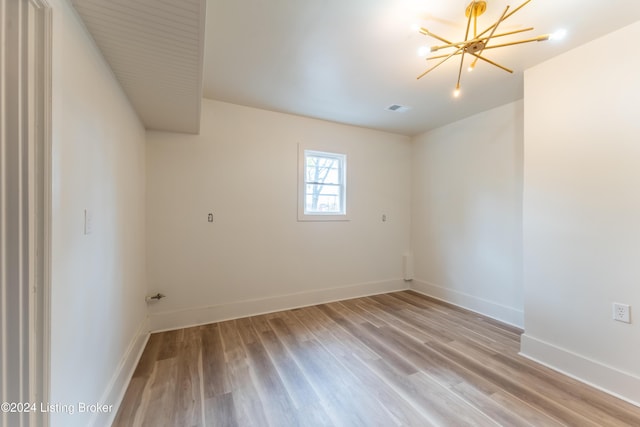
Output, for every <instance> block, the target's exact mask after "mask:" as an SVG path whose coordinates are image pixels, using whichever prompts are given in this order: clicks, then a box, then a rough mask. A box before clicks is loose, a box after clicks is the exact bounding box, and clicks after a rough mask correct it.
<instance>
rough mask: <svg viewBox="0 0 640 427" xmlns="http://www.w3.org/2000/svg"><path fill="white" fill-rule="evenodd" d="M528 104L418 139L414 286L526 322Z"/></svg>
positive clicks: (415, 152)
mask: <svg viewBox="0 0 640 427" xmlns="http://www.w3.org/2000/svg"><path fill="white" fill-rule="evenodd" d="M522 124H523V113H522V101H518V102H514V103H510V104H507V105H504V106H501V107H498V108H495V109H492V110H489V111H486V112H483V113H480V114H476V115H474V116H472V117H469V118H466V119H464V120H460V121H458V122H455V123H451V124H449V125H446V126H443V127H441V128H438V129H435V130H433V131H430V132H427V133H425V134H422V135H419V136H417V137H415V138H414V144H413V152H412V158H413V164H412V171H413V181H412V185H413V192H412V211H411V213H412V217H411V220H412V245H413V250H414V257H415V276H416V278H415V280H414V282H413V284H412V287H413V288H414V289H416V290H419V291H421V292H424V293H426V294H429V295H431V296H434V297H437V298H440V299H443V300H446V301H449V302H452V303H454V304H458V305H461V306H463V307H467V308H469V309H471V310H475V311H479V312H481V313H484V314H486V315H489V316H492V317H495V318H497V319H501V320H503V321H505V322H508V323H511V324H515V325H518V326H521V325H522V321H523V314H522V305H523V301H522V298H523V297H522V144H523V129H522Z"/></svg>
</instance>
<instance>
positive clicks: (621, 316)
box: [613, 302, 631, 323]
mask: <svg viewBox="0 0 640 427" xmlns="http://www.w3.org/2000/svg"><path fill="white" fill-rule="evenodd" d="M613 320H617V321H618V322H624V323H631V307H630V306H629V305H628V304H621V303H618V302H614V303H613Z"/></svg>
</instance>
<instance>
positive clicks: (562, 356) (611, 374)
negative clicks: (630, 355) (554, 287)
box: [520, 334, 640, 407]
mask: <svg viewBox="0 0 640 427" xmlns="http://www.w3.org/2000/svg"><path fill="white" fill-rule="evenodd" d="M520 355H521V356H523V357H526V358H527V359H531V360H533V361H534V362H536V363H539V364H541V365H544V366H546V367H548V368H550V369H553V370H554V371H557V372H560V373H561V374H563V375H566V376H568V377H571V378H573V379H575V380H578V381H580V382H582V383H585V384H587V385H589V386H591V387H594V388H597V389H598V390H601V391H604V392H605V393H608V394H610V395H612V396H615V397H617V398H619V399H622V400H624V401H627V402H629V403H631V404H632V405H635V406H639V407H640V378H639V377H637V376H635V375H632V374H630V373H627V372H622V371H620V370H618V369H616V368H614V367H611V366H608V365H605V364H603V363H600V362H597V361H595V360H592V359H589V358H587V357H584V356H581V355H579V354H576V353H573V352H571V351H569V350H567V349H564V348H561V347H558V346H556V345H553V344H550V343H547V342H544V341H542V340H539V339H537V338H534V337H532V336H530V335H527V334H523V335H522V337H521V341H520Z"/></svg>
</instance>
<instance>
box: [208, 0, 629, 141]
mask: <svg viewBox="0 0 640 427" xmlns="http://www.w3.org/2000/svg"><path fill="white" fill-rule="evenodd" d="M522 1H523V0H489V1H488V2H487V12H486V13H485V14H484V15H482V16H481V17H479V18H478V22H479V27H486V26H489V25H490V24H492V23H493V22H495V21H496V20H497V19H498V18H499V17H500V15H501V14H502V12H503V10H504V8H505V6H506V5H511V6H512V9H513V8H515V7H517V6H519V5H520V4H521V3H522ZM470 2H471V1H470V0H421V1H417V0H315V1H311V0H306V1H301V0H209V1H208V3H207V8H208V10H207V34H206V52H205V79H204V96H205V97H206V98H211V99H217V100H222V101H227V102H231V103H236V104H242V105H247V106H253V107H259V108H264V109H268V110H275V111H282V112H287V113H293V114H299V115H304V116H311V117H316V118H321V119H326V120H331V121H336V122H342V123H349V124H354V125H359V126H364V127H369V128H376V129H382V130H387V131H391V132H396V133H401V134H407V135H415V134H418V133H420V132H423V131H425V130H428V129H432V128H434V127H438V126H441V125H443V124H446V123H450V122H452V121H454V120H457V119H460V118H463V117H466V116H469V115H472V114H475V113H477V112H479V111H483V110H486V109H489V108H492V107H495V106H498V105H502V104H504V103H506V102H509V101H513V100H516V99H520V98H521V97H522V95H523V94H522V92H523V75H522V71H523V70H525V69H527V68H529V67H531V66H532V65H535V64H537V63H540V62H542V61H544V60H546V59H549V58H551V57H552V56H555V55H557V54H559V53H561V52H563V51H566V50H568V49H571V48H573V47H575V46H577V45H580V44H583V43H585V42H586V41H589V40H592V39H594V38H596V37H598V36H601V35H603V34H605V33H607V32H610V31H612V30H614V29H617V28H620V27H622V26H625V25H627V24H630V23H632V22H635V21H637V20H638V19H640V1H638V0H606V1H605V0H583V1H578V0H533V1H532V2H531V3H529V4H528V5H527V6H525V7H524V8H523V9H522V10H520V11H519V12H517V13H516V14H514V15H513V16H512V17H510V18H509V19H508V20H507V21H505V22H504V24H503V25H501V26H500V29H501V30H512V29H518V28H523V27H529V26H533V27H535V30H534V31H531V32H528V33H524V35H516V36H510V37H505V38H504V39H503V40H501V42H502V41H507V40H517V39H519V38H523V37H531V36H534V35H539V34H544V33H552V32H554V31H556V30H557V29H560V28H565V29H566V30H567V31H568V35H567V37H566V38H565V40H564V41H562V42H556V41H546V42H539V43H529V44H523V45H520V46H513V47H506V48H503V49H496V50H495V51H491V52H489V51H487V52H485V54H486V56H487V57H489V58H491V59H494V60H495V61H497V62H499V63H501V64H503V65H505V66H507V67H509V68H512V69H513V70H514V71H515V73H514V74H513V75H512V74H509V73H507V72H505V71H502V70H500V69H498V68H495V67H492V66H490V65H489V64H485V63H480V64H479V65H478V67H477V68H476V70H475V71H474V72H473V73H468V72H467V71H466V66H465V71H463V73H464V74H463V76H462V94H461V96H460V97H459V98H457V99H454V98H453V97H452V91H453V89H454V87H455V84H456V79H457V73H458V67H459V57H457V58H458V59H457V60H453V59H452V60H449V61H448V62H447V63H445V64H443V65H442V66H441V67H440V68H438V69H436V70H434V71H433V72H432V73H431V74H428V75H427V76H425V77H423V78H422V79H420V80H416V77H417V76H418V75H419V74H420V73H422V72H423V71H424V70H426V69H427V68H428V67H427V65H426V61H425V59H424V58H420V57H418V56H417V53H416V52H417V49H418V47H419V46H422V45H428V46H431V45H432V44H441V43H439V42H437V41H435V40H433V39H430V38H428V37H426V36H423V35H421V34H419V33H417V32H415V31H412V30H411V28H410V27H411V25H412V24H413V23H418V24H419V25H421V26H423V27H426V28H428V29H429V30H431V31H433V32H435V33H436V34H439V35H441V36H443V37H444V38H446V39H450V40H452V41H460V40H463V39H464V32H465V28H466V18H465V15H464V10H465V8H466V6H467V5H468V4H469V3H470ZM630 46H633V41H630ZM634 54H635V52H634ZM467 57H468V56H467ZM597 60H598V59H597V58H585V66H589V63H590V62H591V61H597ZM587 89H588V88H587ZM550 101H552V100H550ZM390 104H401V105H405V106H409V107H411V110H409V111H407V112H404V113H397V112H396V113H394V112H390V111H386V110H385V108H386V107H387V106H389V105H390Z"/></svg>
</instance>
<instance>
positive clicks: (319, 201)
mask: <svg viewBox="0 0 640 427" xmlns="http://www.w3.org/2000/svg"><path fill="white" fill-rule="evenodd" d="M341 200H342V198H341V195H340V186H338V185H322V184H307V186H306V193H305V211H306V212H308V213H309V212H312V213H341V212H342V206H341Z"/></svg>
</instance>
